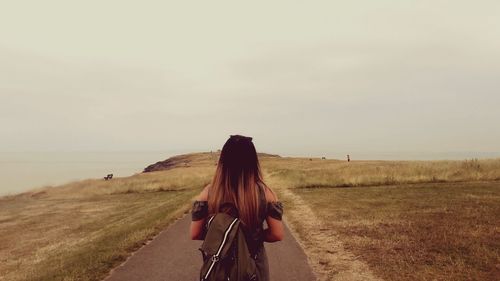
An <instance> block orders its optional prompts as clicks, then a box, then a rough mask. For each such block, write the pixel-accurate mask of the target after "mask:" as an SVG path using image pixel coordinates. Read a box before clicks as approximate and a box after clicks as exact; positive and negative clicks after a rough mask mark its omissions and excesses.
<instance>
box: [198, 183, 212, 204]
mask: <svg viewBox="0 0 500 281" xmlns="http://www.w3.org/2000/svg"><path fill="white" fill-rule="evenodd" d="M209 189H210V184H207V185H206V186H205V187H204V188H203V190H202V191H201V192H200V194H198V196H197V197H196V201H207V200H208V191H209Z"/></svg>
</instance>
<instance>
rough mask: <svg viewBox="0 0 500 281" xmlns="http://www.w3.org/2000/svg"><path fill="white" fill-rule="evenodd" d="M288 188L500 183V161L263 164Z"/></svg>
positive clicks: (279, 161)
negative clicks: (286, 184) (485, 181)
mask: <svg viewBox="0 0 500 281" xmlns="http://www.w3.org/2000/svg"><path fill="white" fill-rule="evenodd" d="M266 164H267V165H266V168H267V169H268V170H269V171H270V172H271V174H272V175H273V176H278V177H282V178H285V179H286V180H287V181H288V182H289V183H290V187H350V186H374V185H392V184H402V183H426V182H460V181H479V180H483V181H484V180H500V159H488V160H475V159H472V160H464V161H351V162H346V161H338V160H321V159H317V158H315V159H313V160H312V161H309V160H308V159H306V158H281V159H279V158H278V159H269V160H268V161H266Z"/></svg>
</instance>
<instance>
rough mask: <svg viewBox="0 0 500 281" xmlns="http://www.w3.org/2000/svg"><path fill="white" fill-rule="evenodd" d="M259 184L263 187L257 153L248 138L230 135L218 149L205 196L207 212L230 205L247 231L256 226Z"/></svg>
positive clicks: (213, 211)
mask: <svg viewBox="0 0 500 281" xmlns="http://www.w3.org/2000/svg"><path fill="white" fill-rule="evenodd" d="M259 184H260V185H261V186H265V184H264V181H263V179H262V173H261V170H260V164H259V159H258V157H257V151H256V150H255V146H254V144H253V142H252V138H251V137H245V136H241V135H231V136H230V138H229V139H228V140H227V141H226V143H225V144H224V147H223V148H222V151H221V154H220V157H219V162H218V164H217V169H216V171H215V175H214V177H213V180H212V184H211V187H210V191H209V195H208V211H209V213H211V214H214V213H217V212H219V211H220V207H221V205H223V204H224V203H232V204H233V205H234V206H235V207H236V209H237V211H238V214H237V215H238V217H239V218H240V220H241V221H242V223H243V224H244V225H245V226H247V227H248V228H251V229H255V228H256V227H257V226H258V224H259V223H260V222H259V205H260V204H259V188H260V187H259Z"/></svg>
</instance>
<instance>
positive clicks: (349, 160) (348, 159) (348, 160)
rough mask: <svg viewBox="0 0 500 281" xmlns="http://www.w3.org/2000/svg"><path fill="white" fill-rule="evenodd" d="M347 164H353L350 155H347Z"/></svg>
mask: <svg viewBox="0 0 500 281" xmlns="http://www.w3.org/2000/svg"><path fill="white" fill-rule="evenodd" d="M347 162H351V156H349V154H347Z"/></svg>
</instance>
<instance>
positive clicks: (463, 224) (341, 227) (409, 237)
mask: <svg viewBox="0 0 500 281" xmlns="http://www.w3.org/2000/svg"><path fill="white" fill-rule="evenodd" d="M293 192H295V193H296V194H297V195H299V196H300V197H302V198H303V199H304V200H305V201H306V202H307V204H309V205H310V206H313V211H314V212H315V214H316V216H317V217H318V218H320V220H321V222H322V225H323V226H324V229H325V231H331V232H332V233H335V234H336V235H337V237H338V238H339V239H341V240H342V241H343V242H344V245H345V246H346V249H347V250H348V251H351V252H352V253H353V254H354V255H356V256H358V257H359V258H360V259H362V260H363V261H365V262H366V263H367V264H368V265H369V266H370V268H371V269H372V270H373V271H374V273H375V274H376V275H378V276H380V277H382V278H384V279H385V280H450V281H451V280H495V279H496V278H498V276H500V268H499V264H498V262H499V261H500V216H499V214H500V182H462V183H437V184H436V183H434V184H411V185H396V186H377V187H370V188H367V187H355V188H300V189H296V190H294V191H293ZM303 235H304V237H306V236H307V235H306V233H304V234H303Z"/></svg>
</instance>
